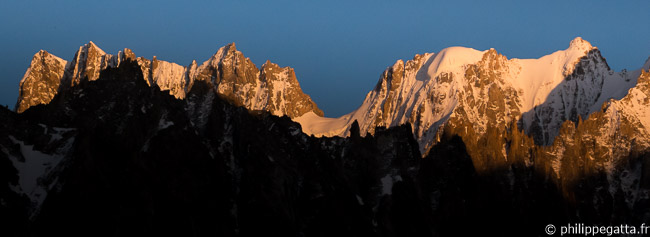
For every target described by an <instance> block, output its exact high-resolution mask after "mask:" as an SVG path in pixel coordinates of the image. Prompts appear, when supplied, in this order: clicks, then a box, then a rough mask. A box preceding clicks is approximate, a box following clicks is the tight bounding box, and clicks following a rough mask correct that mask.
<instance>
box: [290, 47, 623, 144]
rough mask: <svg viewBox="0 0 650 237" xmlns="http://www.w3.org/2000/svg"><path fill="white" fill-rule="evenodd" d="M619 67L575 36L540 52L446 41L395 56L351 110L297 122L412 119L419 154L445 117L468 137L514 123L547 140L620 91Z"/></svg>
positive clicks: (326, 125)
mask: <svg viewBox="0 0 650 237" xmlns="http://www.w3.org/2000/svg"><path fill="white" fill-rule="evenodd" d="M623 74H624V73H623ZM623 74H621V73H616V72H614V71H612V70H611V69H610V68H609V66H608V65H607V62H606V61H605V59H604V58H603V57H602V56H601V55H600V51H599V50H598V48H596V47H594V46H592V45H591V44H590V43H589V42H588V41H586V40H584V39H582V38H580V37H578V38H575V39H574V40H572V41H571V43H570V45H569V47H568V48H567V49H565V50H559V51H556V52H554V53H552V54H549V55H546V56H543V57H541V58H537V59H517V58H513V59H508V58H506V57H505V56H504V55H501V54H499V53H498V52H497V51H496V50H494V49H489V50H485V51H480V50H476V49H471V48H465V47H450V48H446V49H443V50H441V51H440V52H438V53H427V54H422V55H416V57H415V58H414V59H413V60H409V61H407V62H403V61H402V60H398V61H397V62H396V63H395V64H393V66H391V67H389V68H388V69H386V70H385V71H384V73H383V74H382V76H381V78H380V80H379V82H378V84H377V86H376V87H375V89H374V90H372V91H370V92H369V93H368V94H367V96H366V99H365V100H364V102H363V104H362V105H361V106H360V107H359V108H358V109H357V110H355V111H353V112H352V113H350V114H347V115H344V116H342V117H340V118H336V119H333V118H319V117H317V116H313V115H310V114H306V115H305V116H303V117H300V118H299V119H297V121H298V122H299V123H301V125H302V128H303V131H305V132H307V133H310V134H314V135H325V136H332V135H347V131H348V129H349V126H350V125H351V124H352V122H353V121H355V120H357V121H358V122H359V126H360V129H361V134H365V133H366V132H370V133H373V131H374V128H375V126H386V127H391V126H398V125H401V124H405V123H410V124H411V125H412V129H413V134H414V136H415V137H416V139H417V140H418V142H419V143H420V146H421V147H420V148H421V151H422V153H423V154H425V153H426V151H427V148H428V147H430V146H431V145H432V144H433V143H434V142H435V139H436V136H437V135H436V133H437V131H438V128H439V127H441V126H444V125H445V124H446V123H447V122H448V121H450V119H453V121H456V122H458V123H463V124H464V125H462V126H464V127H465V128H466V129H472V130H473V132H471V134H474V135H473V136H482V135H481V134H484V133H485V131H487V126H496V125H495V124H499V125H498V126H508V125H507V124H511V123H512V122H517V123H518V126H519V128H520V129H524V130H525V132H526V133H527V134H535V133H537V134H541V135H539V136H537V135H535V136H534V138H535V139H536V141H539V142H541V143H544V144H550V142H552V141H553V138H554V136H555V135H556V134H557V131H558V129H559V128H560V126H561V125H562V123H563V122H564V121H566V120H572V121H577V120H578V119H579V118H580V117H582V118H586V117H587V116H588V115H589V114H590V113H591V112H594V111H595V110H596V109H594V108H599V106H600V105H601V104H602V102H604V101H605V100H607V99H609V98H614V99H620V98H622V97H623V96H624V95H625V93H624V92H626V91H627V90H628V89H629V88H631V87H633V86H634V82H635V81H633V80H626V77H625V76H622V75H623ZM621 92H623V93H621ZM467 124H471V126H470V127H468V126H467ZM490 124H491V125H490ZM463 132H465V133H468V134H470V132H469V131H467V130H465V131H463Z"/></svg>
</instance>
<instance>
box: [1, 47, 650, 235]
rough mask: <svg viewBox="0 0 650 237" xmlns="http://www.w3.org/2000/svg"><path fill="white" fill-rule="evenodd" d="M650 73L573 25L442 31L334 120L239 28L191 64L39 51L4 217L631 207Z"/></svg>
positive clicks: (203, 218) (70, 229)
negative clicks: (616, 59) (452, 42)
mask: <svg viewBox="0 0 650 237" xmlns="http://www.w3.org/2000/svg"><path fill="white" fill-rule="evenodd" d="M649 69H650V60H647V61H646V62H645V63H644V65H643V66H642V67H641V68H639V69H638V70H633V71H621V72H615V71H613V70H612V69H611V68H610V67H609V66H608V64H607V61H606V60H605V58H604V57H603V56H602V55H601V52H600V51H599V50H598V48H597V47H594V46H592V45H591V44H590V43H589V42H587V41H585V40H583V39H582V38H576V39H574V40H572V41H571V42H570V44H569V47H568V48H567V49H565V50H560V51H557V52H554V53H552V54H549V55H546V56H543V57H541V58H539V59H516V58H513V59H508V58H507V57H506V56H504V55H502V54H499V53H498V52H497V51H496V50H494V49H489V50H484V51H479V50H475V49H471V48H464V47H450V48H446V49H443V50H441V51H440V52H438V53H424V54H418V55H415V56H414V58H413V59H412V60H408V61H406V62H405V61H403V60H398V61H397V62H396V63H395V64H394V65H392V66H390V67H388V68H387V69H386V70H385V71H384V72H383V73H382V74H381V76H380V78H379V81H378V83H377V85H376V86H375V88H374V89H373V90H372V91H370V92H369V93H368V94H367V95H366V98H365V99H364V101H363V103H362V104H361V106H360V107H359V108H358V109H356V110H354V111H352V112H351V113H349V114H347V115H344V116H341V117H339V118H327V117H324V114H323V112H322V111H321V110H320V109H319V108H318V106H317V105H316V103H315V102H314V101H312V99H311V98H310V97H309V96H308V95H306V94H305V93H303V91H302V89H301V88H300V85H299V83H298V80H297V78H296V76H295V73H294V69H292V68H289V67H284V68H282V67H280V66H278V65H276V64H274V63H271V62H269V61H267V62H266V63H264V64H263V65H262V66H261V69H260V68H257V66H256V65H254V64H253V63H252V62H251V60H250V59H248V58H246V57H245V56H244V55H243V53H242V52H240V51H237V49H236V47H235V44H234V43H232V44H228V45H226V46H224V47H222V48H220V49H219V50H218V51H217V52H216V53H215V54H214V55H213V56H212V57H210V59H208V60H207V61H205V62H203V63H202V64H200V65H199V64H197V63H196V61H193V62H192V63H191V64H190V65H188V66H181V65H178V64H175V63H171V62H166V61H162V60H158V59H157V58H156V57H153V59H151V60H149V59H146V58H143V57H136V55H135V54H134V52H132V51H131V50H130V49H124V50H123V51H120V52H118V53H117V54H116V55H111V54H107V53H105V52H104V51H103V50H101V49H100V48H99V47H98V46H97V45H95V44H94V43H93V42H89V43H88V44H86V45H83V46H81V47H79V49H78V50H77V52H76V53H75V55H74V57H73V59H72V60H71V61H66V60H63V59H61V58H59V57H56V56H54V55H52V54H49V53H48V52H46V51H44V50H41V51H39V52H38V53H36V54H35V55H34V57H33V59H32V62H31V65H30V67H29V68H28V69H27V72H26V73H25V76H24V77H23V79H22V80H21V82H20V88H19V98H18V101H17V103H16V108H15V111H10V110H7V109H3V110H2V111H1V113H0V124H2V126H0V148H1V151H2V152H0V162H2V163H0V169H2V170H3V171H2V172H1V173H2V174H5V175H3V177H0V200H2V203H1V205H0V210H2V213H3V214H0V218H2V220H1V221H3V223H9V224H11V225H8V226H12V228H8V229H7V233H8V234H10V235H17V236H22V235H46V234H48V235H50V234H53V233H54V234H81V233H93V235H132V234H152V233H158V234H170V233H172V234H178V235H190V234H192V235H214V234H220V235H228V236H252V235H259V234H268V233H275V234H281V235H308V236H321V235H325V236H330V235H344V236H404V235H418V236H420V235H422V236H432V235H443V236H449V235H457V233H456V232H454V231H456V230H458V229H462V228H464V227H463V226H464V224H466V222H468V221H469V222H471V223H476V224H475V226H478V227H484V228H486V229H488V228H492V229H494V226H495V225H504V224H503V223H508V225H509V226H514V227H513V228H509V229H502V230H499V231H501V232H500V234H502V235H517V236H521V235H533V236H535V235H540V236H545V235H546V234H545V233H544V232H543V228H544V227H545V226H546V225H547V224H549V223H554V224H562V223H568V222H582V223H590V224H599V225H607V224H614V225H615V224H620V223H630V224H636V223H643V222H647V221H648V219H650V215H648V213H647V212H646V211H645V210H647V208H650V206H649V204H650V189H648V187H650V186H649V185H648V184H649V183H648V181H650V177H648V172H649V171H650V166H649V165H650V164H648V162H650V154H649V153H648V151H649V147H650V114H648V112H646V111H650V97H649V96H650V72H648V70H649ZM464 222H465V223H464ZM61 226H66V227H65V228H61ZM480 229H481V228H476V229H475V230H468V231H469V233H470V234H475V235H485V233H484V232H480Z"/></svg>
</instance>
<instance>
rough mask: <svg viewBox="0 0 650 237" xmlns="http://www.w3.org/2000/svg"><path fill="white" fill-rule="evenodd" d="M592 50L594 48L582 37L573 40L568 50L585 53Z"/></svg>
mask: <svg viewBox="0 0 650 237" xmlns="http://www.w3.org/2000/svg"><path fill="white" fill-rule="evenodd" d="M592 48H594V47H593V46H592V45H591V43H589V42H588V41H586V40H584V39H582V37H576V38H575V39H573V40H571V43H570V44H569V48H568V50H577V51H582V52H584V51H586V50H591V49H592Z"/></svg>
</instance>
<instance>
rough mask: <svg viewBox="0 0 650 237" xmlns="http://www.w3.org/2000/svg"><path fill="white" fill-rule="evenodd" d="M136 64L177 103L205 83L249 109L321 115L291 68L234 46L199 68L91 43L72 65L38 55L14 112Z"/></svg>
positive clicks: (277, 113) (147, 77)
mask: <svg viewBox="0 0 650 237" xmlns="http://www.w3.org/2000/svg"><path fill="white" fill-rule="evenodd" d="M127 59H130V60H135V61H136V62H137V63H138V65H139V66H140V69H141V70H142V73H143V78H144V80H145V81H146V82H147V84H148V85H150V86H152V85H157V86H158V87H159V88H160V89H161V90H165V91H169V93H170V94H171V95H173V96H174V97H176V98H179V99H184V98H185V97H186V94H187V93H188V91H189V90H190V89H191V87H192V85H194V83H195V81H206V82H208V83H209V84H210V85H211V87H212V88H213V89H212V91H214V92H215V93H216V94H217V95H218V96H220V97H222V98H224V99H226V100H228V101H230V102H231V103H233V104H235V105H238V106H243V107H245V108H247V109H249V110H264V111H269V112H271V113H272V114H274V115H279V116H281V115H287V116H289V117H291V118H294V117H298V116H301V115H303V114H305V113H307V112H314V113H315V114H318V115H320V116H322V115H323V112H322V111H321V110H320V109H319V108H318V106H317V105H316V104H315V103H314V102H313V101H312V100H311V98H310V97H309V96H308V95H306V94H304V93H303V92H302V89H301V88H300V84H299V83H298V80H297V79H296V75H295V72H294V70H293V69H292V68H289V67H285V68H281V67H279V66H278V65H277V64H273V63H271V62H268V61H267V63H265V64H264V65H262V69H258V68H257V67H256V66H255V64H253V63H252V62H251V60H250V59H249V58H246V57H244V54H243V53H241V52H240V51H237V49H236V47H235V44H234V43H232V44H228V45H227V46H224V47H222V48H220V49H219V50H218V51H217V53H215V54H214V55H213V56H212V57H211V58H210V59H208V60H207V61H205V62H204V63H203V64H201V65H197V63H196V62H195V61H193V62H192V63H191V64H190V65H189V66H187V67H185V66H181V65H178V64H175V63H171V62H167V61H162V60H159V59H157V58H156V57H155V56H154V57H153V59H152V60H149V59H146V58H143V57H139V58H137V59H136V56H135V54H134V53H133V52H132V51H131V50H130V49H124V51H120V52H118V54H117V55H111V54H107V53H105V52H104V51H103V50H101V49H100V48H99V47H98V46H97V45H95V44H94V43H93V42H90V43H88V44H86V45H84V46H81V47H79V50H78V51H77V52H76V53H75V55H74V57H73V60H72V61H71V62H69V63H68V62H66V61H65V60H62V59H60V58H58V57H56V56H53V55H51V54H48V53H47V52H45V51H41V52H39V53H37V54H36V55H35V56H34V59H33V60H32V64H31V65H30V67H29V68H28V70H27V72H26V73H25V77H24V78H23V80H22V81H21V83H20V88H21V89H20V91H21V92H20V95H19V99H18V103H17V105H16V110H17V112H19V113H22V112H23V111H25V110H26V109H28V108H29V107H31V106H34V105H38V104H47V103H49V102H50V100H51V99H52V98H53V97H54V95H56V94H57V93H59V92H60V91H66V90H68V89H69V88H70V87H74V86H76V85H78V84H79V83H80V82H82V81H85V80H87V81H94V80H97V78H98V77H99V72H100V71H101V70H104V69H107V68H116V67H117V66H118V65H119V64H120V63H121V62H122V61H124V60H127Z"/></svg>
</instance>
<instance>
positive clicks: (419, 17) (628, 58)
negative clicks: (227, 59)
mask: <svg viewBox="0 0 650 237" xmlns="http://www.w3.org/2000/svg"><path fill="white" fill-rule="evenodd" d="M0 22H2V23H1V24H0V43H1V44H0V45H1V46H0V55H2V57H0V60H1V61H0V75H1V76H0V104H5V105H9V107H12V108H13V106H14V104H15V102H16V98H17V96H18V82H19V81H20V79H21V78H22V76H23V74H24V73H25V70H26V69H27V67H28V66H29V63H30V61H31V58H32V56H33V55H34V53H36V52H37V51H38V50H40V49H44V50H47V51H48V52H50V53H52V54H54V55H57V56H59V57H61V58H63V59H66V60H70V59H71V58H72V57H73V56H74V53H75V51H76V50H77V49H78V47H79V46H80V45H83V44H85V43H87V42H88V41H90V40H92V41H93V42H95V43H96V44H97V45H98V46H99V47H101V48H102V49H103V50H104V51H106V52H107V53H112V54H115V53H117V51H118V50H120V49H122V48H125V47H126V48H131V49H133V51H134V52H135V53H136V55H137V56H145V57H147V58H151V57H152V56H153V55H156V56H157V57H158V58H159V59H161V60H166V61H171V62H175V63H178V64H181V65H188V64H189V63H190V62H191V61H192V60H193V59H196V60H197V61H198V62H202V61H204V60H206V59H208V58H209V57H210V56H212V54H214V53H215V52H216V51H217V50H218V49H219V48H220V47H221V46H223V45H225V44H227V43H230V42H236V44H237V49H239V50H240V51H242V52H243V53H244V55H246V56H247V57H249V58H251V60H253V62H254V63H256V64H257V65H258V66H260V65H261V64H262V63H264V61H266V60H267V59H269V60H271V61H272V62H275V63H277V64H279V65H280V66H290V67H293V68H295V71H296V74H297V77H298V81H299V82H300V83H301V86H302V88H303V90H304V91H305V92H306V93H308V94H309V95H311V97H312V98H313V99H314V101H315V102H316V103H317V104H318V106H319V107H320V108H321V109H323V111H325V115H326V116H329V117H332V116H340V115H343V114H346V113H348V112H351V111H352V110H354V109H356V108H357V107H358V106H359V105H360V104H361V102H362V101H363V98H364V97H365V95H366V93H367V92H368V91H370V90H371V89H372V88H373V87H374V86H375V84H376V83H377V80H378V79H379V76H380V75H381V73H382V71H383V70H384V69H385V68H386V67H387V66H390V65H392V64H393V63H394V62H395V61H396V60H397V59H411V58H412V57H413V55H415V54H418V53H425V52H437V51H440V50H441V49H444V48H446V47H450V46H466V47H471V48H476V49H479V50H485V49H489V48H495V49H496V50H497V51H499V52H500V53H502V54H504V55H506V56H507V57H508V58H538V57H541V56H543V55H546V54H550V53H552V52H554V51H557V50H561V49H565V48H567V47H568V45H569V42H570V41H571V39H573V38H575V37H576V36H581V37H583V38H584V39H586V40H587V41H589V42H591V43H592V45H594V46H597V47H598V48H600V50H601V52H602V54H603V56H604V57H605V58H606V59H607V61H608V63H609V65H610V66H611V67H612V68H613V69H615V70H617V71H618V70H621V69H623V68H627V69H628V70H630V69H637V68H639V67H641V66H642V65H643V63H644V62H645V60H646V59H647V58H648V56H650V1H576V0H569V1H447V2H444V3H441V2H435V1H337V0H334V1H332V0H330V1H309V0H308V1H247V0H240V1H193V2H187V1H174V2H172V1H96V2H82V1H66V2H62V1H61V2H59V1H31V0H25V1H15V0H5V1H3V3H2V8H1V9H0Z"/></svg>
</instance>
